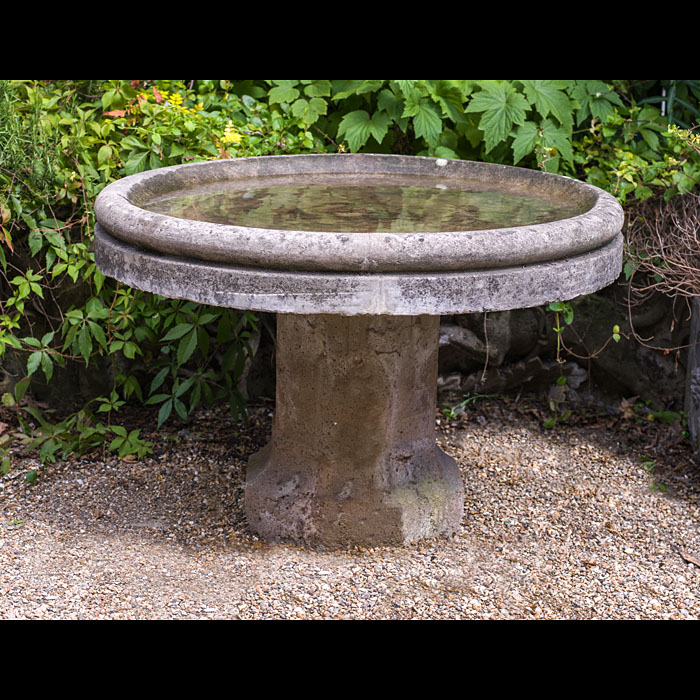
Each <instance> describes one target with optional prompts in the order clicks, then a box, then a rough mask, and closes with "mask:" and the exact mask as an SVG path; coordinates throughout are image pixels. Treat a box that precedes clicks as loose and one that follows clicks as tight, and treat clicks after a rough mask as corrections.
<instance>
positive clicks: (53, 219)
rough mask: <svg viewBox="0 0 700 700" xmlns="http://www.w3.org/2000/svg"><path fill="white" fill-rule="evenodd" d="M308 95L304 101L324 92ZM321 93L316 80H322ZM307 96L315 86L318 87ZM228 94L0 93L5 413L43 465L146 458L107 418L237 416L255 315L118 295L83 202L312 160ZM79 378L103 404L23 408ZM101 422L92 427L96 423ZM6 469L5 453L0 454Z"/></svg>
mask: <svg viewBox="0 0 700 700" xmlns="http://www.w3.org/2000/svg"><path fill="white" fill-rule="evenodd" d="M323 82H324V81H311V82H310V84H309V85H305V86H304V90H303V94H305V95H307V96H308V97H310V98H311V100H310V104H313V105H314V106H315V107H316V108H318V109H320V108H321V106H320V105H318V104H317V103H316V102H313V99H314V98H315V97H316V95H323V94H324V92H327V88H324V86H323V84H322V83H323ZM326 82H327V81H326ZM320 83H321V84H320ZM250 87H251V90H246V86H245V85H242V84H239V85H237V86H236V89H235V90H234V85H233V83H231V82H229V81H172V80H169V81H126V80H107V81H31V80H3V81H0V266H1V271H0V292H1V294H0V361H2V362H3V366H8V367H9V366H10V365H11V363H10V361H9V355H8V353H14V355H15V356H16V357H19V358H21V360H22V365H21V366H22V367H23V373H24V375H23V376H21V375H20V376H19V377H16V378H15V379H16V383H15V390H14V392H11V393H10V392H6V393H5V395H4V396H3V403H4V405H6V407H10V408H12V409H13V410H16V411H17V414H18V417H19V419H20V421H21V422H22V429H23V437H22V438H21V440H20V442H21V444H23V445H24V446H25V447H26V448H27V449H38V450H39V451H40V457H41V460H42V461H43V462H51V461H54V460H55V459H56V458H57V456H60V457H61V458H64V457H65V456H66V455H68V454H75V453H81V452H83V451H86V450H91V449H95V448H97V447H103V448H104V447H105V445H106V444H108V449H110V450H113V451H114V452H116V453H117V454H118V455H119V456H125V455H127V454H136V455H142V454H145V453H146V452H147V451H148V449H149V444H148V443H146V442H144V441H143V440H142V439H141V438H140V437H139V434H138V432H134V431H131V432H128V433H127V432H125V429H124V428H122V427H121V426H118V425H114V424H113V420H112V419H113V416H114V414H116V413H117V412H118V411H119V409H120V408H121V407H122V406H123V405H124V404H125V402H127V401H130V400H140V401H143V402H144V403H146V404H155V405H158V406H159V412H158V425H159V426H160V425H162V424H163V423H164V422H165V421H166V420H170V419H175V417H177V419H178V420H186V419H187V417H188V416H189V415H190V414H191V412H192V411H193V410H194V409H195V408H196V407H197V406H198V405H199V404H200V403H201V402H202V401H209V402H213V401H221V400H224V401H227V402H228V403H229V405H230V407H231V411H232V412H233V413H234V415H236V416H245V400H244V398H243V396H242V394H241V392H240V390H239V389H238V387H237V382H238V379H239V378H240V376H241V374H242V372H243V369H244V367H245V363H246V361H247V359H248V358H249V357H250V355H251V354H252V351H251V347H250V340H251V338H252V337H253V334H254V333H255V332H256V331H257V319H256V317H255V316H254V315H253V314H250V313H244V314H238V313H236V312H234V311H232V310H229V309H220V308H210V307H206V306H203V305H196V304H192V303H189V302H182V301H173V300H168V299H163V298H160V297H158V296H157V295H153V294H146V293H143V292H140V291H137V290H134V289H129V288H126V287H124V286H122V285H120V284H118V283H115V282H114V281H113V280H108V279H105V277H104V276H103V275H102V274H101V273H100V272H99V270H97V269H96V267H95V262H94V255H93V252H92V236H93V228H94V216H93V212H92V203H93V201H94V199H95V197H96V196H97V195H98V194H99V192H100V191H101V189H102V188H103V187H104V186H105V185H106V184H108V183H109V182H111V181H113V180H115V179H117V178H120V177H123V176H125V175H131V174H133V173H137V172H141V171H143V170H147V169H152V168H158V167H163V166H167V165H173V164H177V163H184V162H190V161H196V160H207V159H215V158H228V157H239V156H258V155H269V154H279V153H299V152H306V151H309V150H316V151H318V150H323V149H324V145H323V143H322V141H321V140H320V138H314V137H313V136H312V135H311V134H310V133H309V132H308V130H307V121H308V119H309V118H310V116H309V115H310V112H309V110H308V109H307V110H302V109H300V107H301V105H298V106H297V108H296V109H295V110H294V112H293V113H291V112H287V111H285V110H279V109H277V108H276V106H275V105H274V104H268V102H266V101H260V100H258V99H256V98H255V97H254V96H253V95H251V94H250V92H253V93H255V94H259V92H256V91H255V90H254V89H252V88H254V86H252V85H251V86H250ZM69 363H80V364H83V365H84V366H85V367H86V368H90V367H94V366H98V367H100V369H101V371H102V370H104V371H106V372H109V373H110V374H111V375H112V377H113V387H112V390H111V392H109V393H108V395H107V396H100V397H95V398H91V399H90V402H89V403H88V404H87V405H86V406H84V407H83V408H82V409H81V410H80V411H78V412H77V413H74V414H72V415H70V416H68V417H67V418H64V419H63V420H58V421H57V422H52V420H50V419H49V417H48V413H49V412H46V413H41V412H40V411H39V410H38V409H37V408H36V407H32V406H31V405H29V404H28V403H27V402H26V400H23V399H24V398H25V397H24V394H25V392H26V390H27V388H28V386H29V382H30V381H33V380H34V379H35V378H36V377H37V376H39V375H41V379H42V380H43V381H44V382H46V383H49V382H51V381H52V379H53V378H54V377H55V368H56V367H57V366H58V367H64V366H66V365H67V364H69ZM102 416H104V417H105V419H101V417H102ZM0 466H1V468H2V471H3V472H6V471H7V470H8V469H9V444H3V445H0Z"/></svg>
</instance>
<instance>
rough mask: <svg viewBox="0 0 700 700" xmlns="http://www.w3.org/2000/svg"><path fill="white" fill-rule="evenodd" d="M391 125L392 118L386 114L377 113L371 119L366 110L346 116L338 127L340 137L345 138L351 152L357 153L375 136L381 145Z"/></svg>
mask: <svg viewBox="0 0 700 700" xmlns="http://www.w3.org/2000/svg"><path fill="white" fill-rule="evenodd" d="M389 124H391V119H390V117H389V116H388V115H387V114H385V113H384V112H375V113H374V114H373V115H372V117H371V118H370V116H369V114H368V113H367V112H365V110H364V109H358V110H355V111H354V112H349V113H348V114H346V115H345V116H344V117H343V119H342V121H341V122H340V125H339V126H338V136H339V137H342V136H343V135H344V136H345V138H346V140H347V142H348V145H349V146H350V150H351V151H353V153H355V152H357V151H359V150H360V148H362V146H364V145H365V143H367V140H368V139H369V137H370V136H373V137H374V138H375V140H376V141H377V143H381V142H382V140H383V139H384V136H385V135H386V132H387V130H388V129H389Z"/></svg>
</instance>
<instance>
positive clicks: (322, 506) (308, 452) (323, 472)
mask: <svg viewBox="0 0 700 700" xmlns="http://www.w3.org/2000/svg"><path fill="white" fill-rule="evenodd" d="M438 326H439V319H438V318H437V317H434V316H418V317H400V316H393V317H371V316H355V317H342V316H335V315H332V316H331V315H318V316H296V315H294V316H293V315H283V316H279V317H278V322H277V407H276V410H275V419H274V425H273V434H272V440H271V442H270V444H269V445H268V446H267V447H266V448H265V449H264V450H262V451H261V452H260V453H258V454H257V455H255V456H254V457H253V458H252V459H251V461H250V466H249V469H248V474H247V483H246V514H247V518H248V523H249V524H250V526H251V527H252V528H253V530H254V531H256V532H258V533H259V534H260V535H261V536H263V537H264V538H266V539H283V540H284V539H291V540H295V541H297V542H306V543H308V544H312V545H314V546H322V547H329V548H337V547H344V546H348V545H353V544H402V543H406V542H411V541H413V540H417V539H421V538H423V537H431V536H436V535H441V534H450V533H452V532H455V531H456V530H457V528H458V527H459V524H460V521H461V518H462V509H463V501H464V494H463V489H462V483H461V479H460V476H459V471H458V469H457V466H456V464H455V463H454V461H453V460H452V459H451V458H450V457H448V456H447V455H446V454H444V453H443V452H442V451H441V450H440V449H439V448H438V447H437V446H436V445H435V398H436V397H435V394H436V386H437V335H438Z"/></svg>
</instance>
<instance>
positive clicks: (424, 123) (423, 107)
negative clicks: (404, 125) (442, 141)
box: [402, 95, 442, 147]
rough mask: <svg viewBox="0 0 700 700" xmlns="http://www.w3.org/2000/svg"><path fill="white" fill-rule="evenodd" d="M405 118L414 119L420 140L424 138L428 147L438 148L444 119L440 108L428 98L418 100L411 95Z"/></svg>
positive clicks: (414, 127) (404, 114) (405, 109)
mask: <svg viewBox="0 0 700 700" xmlns="http://www.w3.org/2000/svg"><path fill="white" fill-rule="evenodd" d="M402 116H404V117H413V130H414V131H415V133H416V136H417V137H418V138H424V139H425V140H426V141H427V142H428V145H430V146H433V147H435V146H437V142H438V139H439V138H440V133H441V132H442V117H441V116H440V111H439V110H438V108H437V107H436V106H435V104H433V103H432V102H431V101H430V100H429V99H427V98H424V97H422V98H420V99H418V100H416V99H415V98H414V97H413V96H411V95H409V96H408V97H407V98H406V105H405V107H404V110H403V115H402Z"/></svg>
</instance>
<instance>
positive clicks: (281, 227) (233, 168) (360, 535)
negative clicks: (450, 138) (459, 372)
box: [95, 154, 623, 548]
mask: <svg viewBox="0 0 700 700" xmlns="http://www.w3.org/2000/svg"><path fill="white" fill-rule="evenodd" d="M95 215H96V219H97V225H96V227H95V260H96V263H97V265H98V267H99V269H100V270H101V271H102V272H103V273H105V274H106V275H109V276H111V277H114V278H116V279H118V280H120V281H122V282H125V283H126V284H129V285H131V286H133V287H136V288H138V289H142V290H145V291H150V292H156V293H158V294H161V295H163V296H166V297H176V298H182V299H189V300H192V301H196V302H202V303H206V304H213V305H217V306H224V307H231V308H236V309H252V310H257V311H268V312H275V313H277V341H276V348H277V350H276V352H277V399H276V408H275V416H274V424H273V430H272V439H271V441H270V443H269V444H268V445H267V446H266V447H265V448H264V449H262V450H261V451H260V452H258V453H257V454H255V455H253V457H251V459H250V464H249V468H248V473H247V478H246V490H245V499H246V517H247V519H248V524H249V526H250V527H251V529H252V530H254V531H255V532H256V533H258V534H259V535H260V536H261V537H263V538H266V539H269V540H290V541H295V542H298V543H304V544H309V545H312V546H317V547H324V548H337V547H347V546H352V545H380V544H403V543H406V542H411V541H414V540H418V539H421V538H424V537H431V536H437V535H444V534H450V533H453V532H455V531H456V530H457V529H458V528H459V525H460V521H461V518H462V513H463V503H464V492H463V487H462V481H461V478H460V474H459V470H458V468H457V465H456V463H455V462H454V460H453V459H452V458H451V457H449V456H448V455H446V454H445V453H444V452H442V451H441V450H440V449H439V448H438V447H437V445H436V444H435V401H436V385H437V353H438V337H439V320H440V315H442V314H463V313H469V312H480V311H497V310H505V309H512V308H521V307H532V306H538V305H541V304H544V303H547V302H552V301H561V300H567V299H572V298H574V297H575V296H578V295H580V294H587V293H591V292H594V291H596V290H597V289H600V288H601V287H603V286H605V285H607V284H610V283H611V282H613V281H614V280H615V279H616V278H617V276H618V274H619V272H620V268H621V260H622V238H621V235H620V229H621V227H622V221H623V217H622V210H621V208H620V206H619V205H618V204H617V202H616V201H615V199H614V198H612V197H611V196H609V195H608V194H606V193H605V192H603V191H602V190H599V189H597V188H595V187H592V186H590V185H587V184H584V183H581V182H578V181H576V180H572V179H569V178H564V177H560V176H556V175H551V174H547V173H541V172H537V171H531V170H526V169H522V168H512V167H506V166H499V165H493V164H486V163H472V162H468V161H457V160H443V159H433V158H419V157H410V156H386V155H369V154H367V155H365V154H344V155H340V154H339V155H309V156H306V155H300V156H268V157H261V158H241V159H234V160H224V161H213V162H206V163H193V164H188V165H180V166H174V167H169V168H162V169H160V170H155V171H151V172H147V173H141V174H138V175H133V176H130V177H126V178H124V179H122V180H120V181H118V182H116V183H113V184H111V185H109V186H108V187H106V188H105V189H104V190H103V192H102V193H101V194H100V196H99V197H98V199H97V201H96V203H95Z"/></svg>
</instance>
